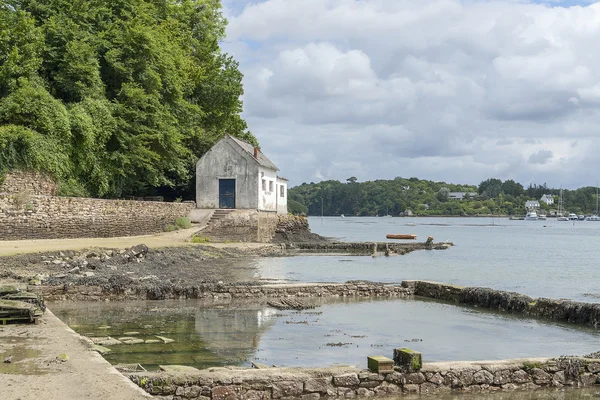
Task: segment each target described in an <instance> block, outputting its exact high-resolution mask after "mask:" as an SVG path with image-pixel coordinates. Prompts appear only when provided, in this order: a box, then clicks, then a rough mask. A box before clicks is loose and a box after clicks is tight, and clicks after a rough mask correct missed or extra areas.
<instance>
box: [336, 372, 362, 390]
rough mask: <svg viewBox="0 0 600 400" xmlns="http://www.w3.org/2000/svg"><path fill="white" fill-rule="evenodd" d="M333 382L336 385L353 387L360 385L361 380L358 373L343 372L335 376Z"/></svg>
mask: <svg viewBox="0 0 600 400" xmlns="http://www.w3.org/2000/svg"><path fill="white" fill-rule="evenodd" d="M333 384H334V385H335V386H344V387H352V386H358V385H359V384H360V380H359V379H358V375H356V374H354V373H349V374H342V375H337V376H334V377H333Z"/></svg>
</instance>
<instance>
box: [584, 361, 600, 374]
mask: <svg viewBox="0 0 600 400" xmlns="http://www.w3.org/2000/svg"><path fill="white" fill-rule="evenodd" d="M587 370H588V371H589V372H591V373H592V374H595V373H596V372H600V363H597V362H592V363H589V364H588V366H587Z"/></svg>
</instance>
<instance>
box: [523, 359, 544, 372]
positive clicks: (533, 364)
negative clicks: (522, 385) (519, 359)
mask: <svg viewBox="0 0 600 400" xmlns="http://www.w3.org/2000/svg"><path fill="white" fill-rule="evenodd" d="M534 368H539V369H542V364H541V363H539V362H529V361H525V362H524V363H523V371H525V372H527V373H530V372H531V371H532V370H533V369H534Z"/></svg>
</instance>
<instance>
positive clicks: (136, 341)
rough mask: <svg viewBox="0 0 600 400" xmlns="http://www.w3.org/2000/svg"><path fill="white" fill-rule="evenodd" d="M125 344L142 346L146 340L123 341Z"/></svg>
mask: <svg viewBox="0 0 600 400" xmlns="http://www.w3.org/2000/svg"><path fill="white" fill-rule="evenodd" d="M121 342H122V343H123V344H142V343H144V339H129V340H121Z"/></svg>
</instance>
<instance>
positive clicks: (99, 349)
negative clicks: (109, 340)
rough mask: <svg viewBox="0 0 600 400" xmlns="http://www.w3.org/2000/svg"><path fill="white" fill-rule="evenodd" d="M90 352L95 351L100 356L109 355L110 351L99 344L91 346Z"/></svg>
mask: <svg viewBox="0 0 600 400" xmlns="http://www.w3.org/2000/svg"><path fill="white" fill-rule="evenodd" d="M92 350H94V351H97V352H98V353H100V354H102V355H105V354H108V353H110V352H111V351H112V350H111V349H109V348H108V347H104V346H100V345H99V344H93V345H92ZM65 361H66V360H65Z"/></svg>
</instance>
